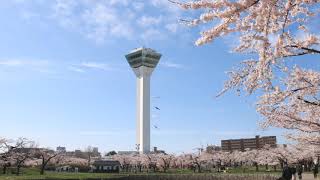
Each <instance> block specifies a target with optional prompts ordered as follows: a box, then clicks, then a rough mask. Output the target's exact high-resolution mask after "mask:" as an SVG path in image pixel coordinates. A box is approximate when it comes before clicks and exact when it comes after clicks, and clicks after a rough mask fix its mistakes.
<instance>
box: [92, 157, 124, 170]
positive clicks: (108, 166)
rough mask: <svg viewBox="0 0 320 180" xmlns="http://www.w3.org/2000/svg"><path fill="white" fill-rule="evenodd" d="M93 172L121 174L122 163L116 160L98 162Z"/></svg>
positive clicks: (94, 164) (95, 162) (95, 163)
mask: <svg viewBox="0 0 320 180" xmlns="http://www.w3.org/2000/svg"><path fill="white" fill-rule="evenodd" d="M92 170H93V172H98V173H99V172H103V173H119V171H120V162H119V161H114V160H97V161H94V163H93V169H92Z"/></svg>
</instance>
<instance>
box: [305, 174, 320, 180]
mask: <svg viewBox="0 0 320 180" xmlns="http://www.w3.org/2000/svg"><path fill="white" fill-rule="evenodd" d="M302 180H320V177H319V175H318V179H314V178H313V174H305V173H304V174H302Z"/></svg>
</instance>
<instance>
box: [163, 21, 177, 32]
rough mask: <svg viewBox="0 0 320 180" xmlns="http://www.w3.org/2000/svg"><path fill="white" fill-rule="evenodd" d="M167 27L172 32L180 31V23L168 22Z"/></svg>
mask: <svg viewBox="0 0 320 180" xmlns="http://www.w3.org/2000/svg"><path fill="white" fill-rule="evenodd" d="M165 27H166V29H168V30H169V31H170V32H172V33H176V32H177V31H178V24H177V23H171V24H167V25H166V26H165Z"/></svg>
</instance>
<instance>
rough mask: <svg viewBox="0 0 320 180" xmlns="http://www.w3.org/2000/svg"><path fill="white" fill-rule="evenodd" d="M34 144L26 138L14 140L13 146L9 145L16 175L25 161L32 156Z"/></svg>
mask: <svg viewBox="0 0 320 180" xmlns="http://www.w3.org/2000/svg"><path fill="white" fill-rule="evenodd" d="M35 148H36V145H35V144H34V142H33V141H30V140H28V139H26V138H19V139H18V140H16V142H15V144H14V146H11V147H10V149H11V150H10V159H11V160H12V161H13V162H14V163H15V166H16V175H19V174H20V169H21V167H22V166H23V165H24V163H25V161H26V160H28V159H30V158H32V157H33V155H34V153H35V151H34V150H35Z"/></svg>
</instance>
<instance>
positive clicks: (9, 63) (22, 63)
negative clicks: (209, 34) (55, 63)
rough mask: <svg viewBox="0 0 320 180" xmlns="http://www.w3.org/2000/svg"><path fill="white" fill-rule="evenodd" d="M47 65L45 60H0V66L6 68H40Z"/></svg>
mask: <svg viewBox="0 0 320 180" xmlns="http://www.w3.org/2000/svg"><path fill="white" fill-rule="evenodd" d="M48 64H49V62H48V61H46V60H22V59H4V60H0V66H6V67H26V66H30V67H40V66H47V65H48Z"/></svg>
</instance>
